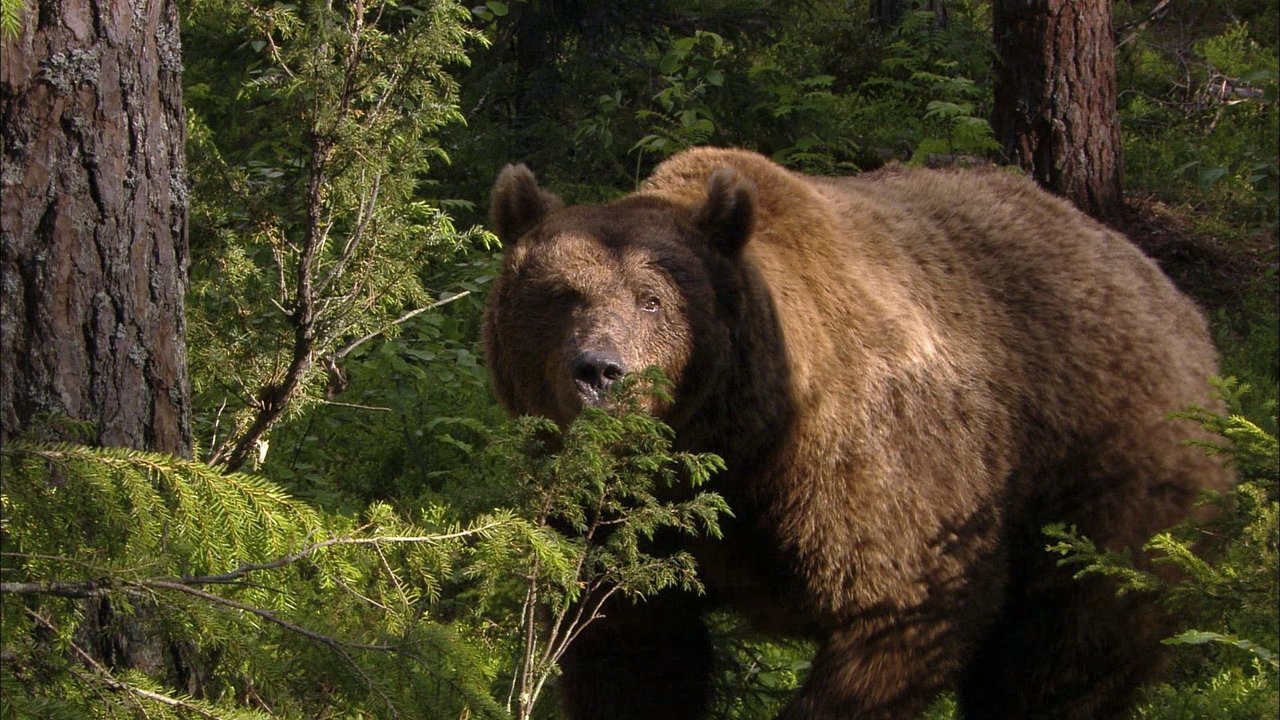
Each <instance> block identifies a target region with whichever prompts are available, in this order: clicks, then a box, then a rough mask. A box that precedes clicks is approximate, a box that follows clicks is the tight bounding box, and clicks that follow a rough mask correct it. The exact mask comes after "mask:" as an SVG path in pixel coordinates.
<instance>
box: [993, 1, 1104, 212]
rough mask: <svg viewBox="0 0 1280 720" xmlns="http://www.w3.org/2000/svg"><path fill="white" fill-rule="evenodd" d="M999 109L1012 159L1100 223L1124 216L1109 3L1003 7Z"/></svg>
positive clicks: (998, 34) (997, 9)
mask: <svg viewBox="0 0 1280 720" xmlns="http://www.w3.org/2000/svg"><path fill="white" fill-rule="evenodd" d="M992 28H993V32H994V34H995V47H996V55H997V60H996V75H995V109H994V112H993V116H992V122H991V125H992V127H993V128H994V130H995V133H996V137H997V138H998V139H999V140H1000V142H1001V143H1002V144H1003V145H1004V147H1005V151H1006V152H1007V153H1008V154H1009V156H1010V157H1011V158H1012V159H1013V160H1014V161H1015V162H1017V163H1018V164H1019V165H1020V166H1022V168H1024V169H1025V170H1027V171H1028V172H1030V173H1031V174H1032V175H1033V176H1034V177H1035V179H1036V181H1037V182H1039V183H1040V184H1041V185H1042V186H1044V187H1046V188H1048V189H1049V190H1052V191H1054V192H1056V193H1058V194H1060V195H1064V196H1066V197H1068V198H1070V199H1071V201H1072V202H1074V203H1075V204H1076V206H1077V207H1079V208H1080V209H1082V210H1084V211H1085V212H1087V213H1089V214H1090V215H1093V216H1094V217H1098V218H1108V217H1113V216H1114V215H1116V214H1117V213H1118V212H1119V211H1120V210H1121V209H1122V207H1123V195H1122V193H1121V187H1120V171H1121V162H1120V153H1121V147H1120V125H1119V121H1118V119H1117V116H1116V64H1115V41H1114V39H1113V38H1112V35H1111V4H1110V2H1109V0H995V1H994V3H993V5H992Z"/></svg>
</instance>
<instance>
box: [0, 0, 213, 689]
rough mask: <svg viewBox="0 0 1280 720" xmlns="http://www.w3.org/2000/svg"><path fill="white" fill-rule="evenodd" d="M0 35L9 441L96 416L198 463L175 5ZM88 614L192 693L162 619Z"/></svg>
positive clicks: (32, 12) (1, 347) (40, 11)
mask: <svg viewBox="0 0 1280 720" xmlns="http://www.w3.org/2000/svg"><path fill="white" fill-rule="evenodd" d="M2 42H3V50H4V64H3V70H0V128H2V130H0V141H2V142H3V148H2V153H3V159H4V167H3V173H2V174H0V189H2V190H3V199H2V200H0V203H2V208H3V223H2V224H0V272H2V273H3V275H2V284H0V289H2V291H3V292H2V294H0V359H2V362H3V364H2V366H0V425H2V427H0V440H9V439H11V438H13V437H14V436H15V435H17V434H19V433H21V432H23V431H24V430H27V429H30V428H32V427H33V425H37V426H38V425H39V424H40V421H39V417H40V416H41V415H50V416H54V417H58V416H61V417H67V418H72V419H75V420H83V421H89V422H90V423H91V424H92V426H93V432H94V437H93V440H94V441H96V443H97V444H101V445H111V446H122V447H130V448H140V449H147V450H156V451H161V452H167V453H173V454H177V455H183V456H189V455H190V453H191V419H190V414H191V411H190V390H189V387H188V383H187V370H186V361H187V358H186V344H185V342H186V341H185V323H184V320H183V293H184V292H185V290H186V269H187V237H186V230H187V197H186V179H185V157H184V142H185V138H186V130H185V113H184V111H183V106H182V82H181V80H182V76H181V73H182V57H181V53H180V45H179V42H178V12H177V5H176V3H175V0H137V1H136V2H132V3H131V2H123V1H121V2H89V1H88V0H68V1H67V2H58V1H57V0H41V1H40V2H39V3H35V2H33V1H32V0H28V4H27V10H26V16H25V17H24V18H23V26H22V29H21V31H20V33H19V34H18V36H17V37H5V38H3V40H2ZM50 427H52V426H50ZM94 511H95V509H94V508H85V512H86V513H92V512H94ZM86 610H87V613H86V614H87V617H88V618H90V621H89V622H88V623H86V628H88V630H87V633H88V634H89V635H90V636H91V637H89V638H88V641H89V642H90V643H91V646H92V647H93V648H94V652H95V653H96V654H98V655H99V659H100V660H102V661H104V662H106V663H108V664H109V665H111V666H113V667H136V668H140V669H143V670H145V671H148V672H153V673H155V672H160V673H164V672H166V669H167V671H168V672H170V673H176V674H177V677H176V678H175V679H176V680H177V681H178V682H179V683H180V684H181V685H185V686H187V687H188V688H191V687H192V684H191V683H190V682H185V681H186V680H189V679H190V678H191V677H192V673H191V672H190V671H189V670H187V669H179V663H177V662H176V657H177V656H178V655H180V654H181V653H182V649H181V648H175V647H170V646H169V644H168V643H167V641H165V639H164V635H163V633H161V632H160V631H159V629H158V628H156V627H154V625H155V622H154V617H153V616H152V614H151V613H148V612H145V611H143V612H139V613H138V614H137V615H134V616H132V617H131V618H129V619H126V618H124V617H121V616H119V615H118V614H116V613H114V612H113V611H112V608H111V606H110V604H109V603H107V602H106V601H104V600H92V601H89V607H88V608H86ZM181 685H180V686H181Z"/></svg>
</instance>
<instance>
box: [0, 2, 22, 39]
mask: <svg viewBox="0 0 1280 720" xmlns="http://www.w3.org/2000/svg"><path fill="white" fill-rule="evenodd" d="M26 12H27V2H26V0H0V38H5V39H8V38H13V37H17V36H18V33H20V32H22V16H23V15H24V14H25V13H26Z"/></svg>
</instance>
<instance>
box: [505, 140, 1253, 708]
mask: <svg viewBox="0 0 1280 720" xmlns="http://www.w3.org/2000/svg"><path fill="white" fill-rule="evenodd" d="M492 223H493V228H494V230H495V232H496V233H497V234H498V236H499V237H500V238H501V240H502V241H503V243H504V245H505V254H504V258H503V264H502V271H501V274H500V277H499V278H498V280H497V281H496V283H495V285H494V287H493V290H492V294H491V296H490V298H489V301H488V306H487V310H486V318H485V328H484V344H485V350H486V358H487V362H488V365H489V368H490V371H491V377H492V381H493V385H494V389H495V392H496V394H497V396H498V398H499V399H500V400H501V402H502V403H503V405H505V406H506V408H507V409H508V410H509V411H510V412H512V413H518V414H537V415H542V416H546V417H549V418H552V419H554V420H556V421H557V422H560V423H566V422H568V421H570V420H571V419H572V418H573V417H574V416H575V414H576V413H578V412H579V410H580V409H581V408H582V407H583V406H584V405H586V404H597V403H601V402H603V401H604V399H605V398H606V393H605V391H606V389H607V388H608V386H609V385H610V383H612V382H613V381H614V380H616V379H618V378H619V377H621V376H622V375H623V374H624V373H627V372H629V371H633V370H638V369H641V368H645V367H649V366H657V367H660V368H661V369H662V370H663V371H664V372H665V373H666V375H667V376H668V377H669V378H670V379H671V380H672V381H673V383H674V389H673V392H672V400H671V401H670V402H669V403H666V404H664V405H662V406H655V407H653V408H652V409H653V411H654V412H656V413H658V414H659V415H660V416H661V417H662V418H663V419H664V420H665V421H666V422H667V423H668V424H669V425H670V426H671V427H672V428H673V429H674V431H675V437H676V441H677V443H678V445H679V446H680V447H681V448H683V449H689V450H694V451H709V452H714V453H717V454H719V455H720V456H721V457H723V458H724V460H725V462H726V465H727V470H725V471H724V472H723V473H721V474H720V475H719V476H718V477H717V478H716V479H715V480H714V489H715V490H717V491H718V492H720V493H721V494H723V495H724V496H725V498H726V499H727V500H728V501H729V504H730V506H731V507H732V509H733V512H734V516H733V518H731V519H729V520H728V521H727V524H726V527H725V535H724V538H723V539H722V540H718V541H711V540H706V541H700V542H697V543H694V546H693V547H692V550H693V552H694V554H695V556H696V557H697V559H698V562H699V572H700V575H701V577H702V579H703V580H704V582H705V584H706V586H707V593H706V596H705V597H692V596H685V595H681V594H678V593H674V592H673V593H669V594H666V595H663V596H660V597H658V598H655V599H653V600H651V601H650V602H647V603H641V604H627V603H619V604H617V605H615V606H613V607H611V608H610V609H609V612H608V614H607V617H605V618H604V619H602V620H600V621H598V623H596V624H595V625H592V626H591V627H590V629H589V630H588V631H587V632H585V633H584V634H583V635H582V636H581V637H580V638H579V639H578V641H577V642H576V643H575V644H574V646H573V648H572V650H571V651H570V652H569V653H568V655H567V656H566V658H565V661H564V667H563V671H564V676H563V678H562V686H563V689H564V692H563V695H564V699H565V702H566V705H567V710H568V714H569V716H570V717H572V718H574V719H575V720H585V719H588V718H590V719H598V720H619V719H625V718H646V719H652V718H672V719H679V718H698V717H702V716H704V715H705V713H706V711H707V707H708V685H709V675H710V672H711V649H710V645H709V641H708V635H707V631H706V629H705V626H704V625H703V621H702V617H701V616H702V613H703V612H704V611H705V610H706V609H707V608H708V607H710V606H713V605H714V604H716V603H727V604H728V605H730V606H731V607H734V608H737V609H738V610H739V611H741V612H742V613H744V614H745V615H747V616H748V617H749V618H751V619H752V620H754V621H756V622H757V623H759V624H760V626H761V627H764V628H766V629H774V630H779V631H783V632H792V633H801V634H805V635H808V636H810V637H812V638H814V639H815V640H816V641H817V642H818V646H819V649H818V651H817V655H816V657H815V658H814V660H813V662H812V664H811V667H810V671H809V673H808V677H807V679H806V681H805V683H804V686H803V689H802V690H801V691H800V693H799V694H798V695H797V696H796V697H795V698H794V699H793V700H792V701H791V702H790V704H789V705H787V706H786V708H785V709H784V710H783V711H782V713H781V715H780V717H781V718H787V719H795V720H799V719H801V718H803V719H805V720H818V719H823V720H827V719H829V720H835V719H836V718H864V719H866V718H886V719H888V718H895V719H896V718H910V717H914V716H916V715H917V714H918V713H919V712H920V710H921V709H922V707H924V706H925V705H927V704H928V703H929V702H930V700H931V699H932V698H933V697H934V696H935V695H936V694H937V692H939V691H940V690H943V689H946V688H948V687H954V688H956V690H957V692H958V701H959V705H960V708H961V711H962V714H963V716H964V717H965V718H968V719H970V720H973V719H975V718H1002V719H1006V718H1029V719H1036V720H1048V719H1051V718H1080V719H1084V718H1090V719H1096V718H1115V717H1120V716H1122V715H1123V714H1124V712H1125V711H1126V709H1127V708H1128V707H1129V705H1130V704H1131V702H1132V699H1133V698H1132V696H1133V690H1134V688H1135V686H1136V685H1137V684H1138V683H1139V682H1140V680H1141V679H1142V678H1143V677H1144V675H1145V674H1146V671H1147V670H1148V669H1149V668H1150V667H1151V665H1152V659H1153V657H1154V656H1155V652H1156V646H1157V644H1158V640H1159V638H1160V637H1161V633H1162V632H1163V629H1162V624H1161V622H1160V621H1159V619H1158V617H1157V614H1156V612H1155V611H1154V609H1153V608H1152V607H1151V603H1150V600H1149V598H1145V597H1140V596H1138V595H1134V594H1128V595H1125V596H1122V597H1117V596H1116V594H1115V592H1114V587H1113V586H1112V585H1110V584H1108V583H1106V582H1101V581H1098V582H1087V581H1085V582H1081V581H1076V580H1072V579H1071V578H1070V576H1069V574H1068V573H1067V572H1066V571H1064V570H1063V569H1061V568H1058V567H1057V566H1056V564H1055V562H1054V558H1053V557H1052V556H1050V554H1049V553H1047V552H1046V551H1045V549H1044V548H1045V544H1046V541H1045V539H1044V538H1043V536H1042V528H1043V526H1045V525H1046V524H1049V523H1055V522H1062V523H1068V524H1073V525H1075V526H1077V527H1078V528H1079V529H1080V530H1081V531H1082V532H1083V533H1084V534H1086V535H1087V536H1089V537H1090V538H1091V539H1093V540H1095V541H1096V542H1098V543H1099V544H1100V545H1103V546H1106V547H1109V548H1116V549H1120V548H1137V547H1139V546H1140V545H1141V544H1142V542H1143V541H1144V540H1145V539H1146V538H1147V537H1148V536H1150V535H1151V534H1153V533H1154V532H1156V531H1157V530H1159V529H1161V528H1164V527H1166V526H1168V525H1170V524H1172V523H1174V522H1176V521H1177V520H1179V519H1180V518H1183V517H1184V516H1186V515H1187V513H1188V512H1189V511H1190V509H1191V508H1192V506H1193V504H1194V501H1195V499H1196V497H1197V495H1198V493H1199V492H1200V491H1201V489H1202V488H1212V489H1219V490H1220V489H1223V488H1225V487H1227V486H1228V484H1229V482H1230V480H1229V476H1228V473H1227V472H1226V471H1225V470H1224V469H1223V468H1222V467H1221V466H1220V465H1219V463H1217V462H1216V461H1214V460H1212V459H1209V458H1207V457H1205V456H1204V454H1203V453H1202V452H1201V451H1200V450H1198V449H1195V448H1191V447H1188V446H1186V445H1185V444H1184V441H1185V440H1187V439H1188V438H1191V437H1194V436H1195V435H1196V434H1197V432H1198V429H1197V428H1196V427H1194V426H1193V424H1191V423H1188V422H1186V421H1182V420H1174V419H1171V418H1170V413H1171V412H1174V411H1177V410H1180V409H1183V408H1185V407H1187V406H1188V405H1189V404H1192V403H1199V404H1202V405H1210V406H1211V405H1213V401H1212V399H1211V397H1210V395H1211V393H1210V392H1209V384H1208V382H1207V380H1208V378H1209V377H1210V376H1211V375H1213V374H1214V373H1215V371H1216V367H1217V366H1216V359H1215V352H1214V349H1213V347H1212V344H1211V341H1210V338H1209V334H1208V332H1207V330H1206V327H1205V322H1204V320H1203V318H1202V316H1201V314H1200V313H1199V312H1198V311H1197V309H1196V307H1195V306H1194V305H1193V304H1192V302H1190V301H1189V300H1188V299H1187V298H1186V297H1184V296H1183V295H1181V294H1180V293H1179V292H1178V291H1177V290H1176V289H1175V288H1174V287H1173V286H1172V285H1171V284H1170V282H1169V280H1168V279H1167V278H1166V277H1165V276H1164V275H1163V274H1161V272H1160V270H1159V269H1158V268H1157V267H1156V265H1155V264H1154V263H1153V262H1152V261H1151V260H1149V259H1148V258H1146V257H1145V256H1143V255H1142V253H1141V252H1139V251H1138V250H1137V249H1135V247H1134V246H1133V245H1132V244H1130V243H1129V242H1128V241H1127V240H1126V239H1125V238H1123V237H1121V236H1120V235H1118V234H1116V233H1115V232H1113V231H1111V230H1108V229H1107V228H1106V227H1104V226H1102V225H1100V224H1098V223H1097V222H1094V221H1093V220H1091V219H1089V218H1088V217H1086V216H1085V215H1083V214H1081V213H1080V212H1078V211H1077V210H1076V209H1075V208H1073V207H1072V206H1071V205H1070V204H1068V203H1067V202H1065V201H1063V200H1061V199H1058V198H1056V197H1052V196H1050V195H1048V194H1046V193H1045V192H1042V191H1041V190H1039V189H1037V188H1036V187H1035V185H1034V184H1033V183H1031V182H1030V181H1028V180H1026V179H1024V178H1022V177H1019V176H1016V175H1014V174H1010V173H1008V172H1005V171H1000V170H994V169H991V170H983V171H930V170H914V169H903V168H897V169H892V170H888V171H881V172H878V173H871V174H868V175H864V176H860V177H852V178H825V177H808V176H804V175H800V174H796V173H793V172H790V171H788V170H786V169H784V168H782V167H780V166H778V165H776V164H774V163H772V162H771V161H769V160H767V159H766V158H764V157H762V156H759V155H756V154H754V153H750V152H746V151H741V150H724V149H707V148H703V149H694V150H689V151H686V152H683V153H681V154H679V155H676V156H674V157H672V158H671V159H669V160H667V161H666V162H664V163H663V164H662V165H660V166H659V167H658V168H657V170H656V171H655V172H654V174H653V175H652V177H650V178H649V179H648V180H647V181H646V182H645V183H644V184H643V186H642V187H641V189H640V190H639V191H638V192H635V193H633V194H631V195H628V196H626V197H623V198H621V199H620V200H617V201H615V202H612V203H609V204H606V205H602V206H573V207H565V206H563V204H562V203H561V202H560V200H559V199H557V198H556V197H555V196H554V195H552V194H550V193H547V192H545V191H543V190H541V189H540V188H539V187H538V185H537V182H536V181H535V179H534V176H533V175H532V173H530V171H529V170H528V169H526V168H525V167H524V166H522V165H516V166H508V167H506V168H505V169H504V170H503V171H502V173H501V174H500V176H499V177H498V180H497V183H496V185H495V187H494V193H493V200H492Z"/></svg>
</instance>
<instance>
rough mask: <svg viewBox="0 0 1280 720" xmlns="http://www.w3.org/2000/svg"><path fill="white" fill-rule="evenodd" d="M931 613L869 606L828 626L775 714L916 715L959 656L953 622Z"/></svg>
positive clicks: (836, 717)
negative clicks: (795, 688) (796, 687)
mask: <svg viewBox="0 0 1280 720" xmlns="http://www.w3.org/2000/svg"><path fill="white" fill-rule="evenodd" d="M895 612H896V613H902V612H903V611H902V609H898V610H896V611H895ZM930 615H931V614H926V613H920V614H902V615H896V616H895V614H894V613H889V614H884V615H880V616H877V615H876V614H875V613H874V612H868V613H867V614H866V617H863V618H861V619H859V620H857V621H854V622H852V623H850V624H848V625H846V626H844V627H841V628H838V629H836V630H835V631H833V632H832V634H831V635H830V636H828V637H827V639H826V641H825V642H824V643H823V644H822V647H821V648H820V649H819V650H818V654H817V655H816V656H815V657H814V659H813V664H812V666H811V667H810V670H809V677H808V679H807V680H806V681H805V684H804V687H803V688H802V689H801V690H800V693H799V694H798V695H797V696H796V697H795V698H794V699H792V701H791V703H790V704H788V705H787V707H786V708H785V709H783V711H782V712H781V713H780V714H779V715H778V720H850V719H851V718H857V720H914V719H915V718H917V717H919V715H920V713H921V712H923V711H924V709H925V708H926V707H928V705H929V703H930V702H931V701H932V700H933V699H934V697H935V696H936V695H937V694H938V693H939V692H941V691H942V690H943V689H944V688H945V687H946V682H947V679H948V678H949V677H950V676H951V675H953V674H954V673H955V672H956V670H957V668H958V666H959V662H960V659H961V658H960V657H959V656H960V655H962V653H961V652H958V647H957V643H956V642H955V641H956V637H955V633H954V632H953V631H952V630H951V625H950V623H948V622H946V621H945V620H943V619H941V618H939V617H936V616H930Z"/></svg>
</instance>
